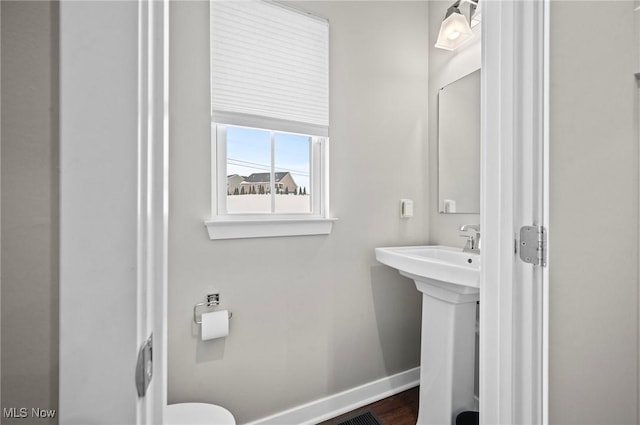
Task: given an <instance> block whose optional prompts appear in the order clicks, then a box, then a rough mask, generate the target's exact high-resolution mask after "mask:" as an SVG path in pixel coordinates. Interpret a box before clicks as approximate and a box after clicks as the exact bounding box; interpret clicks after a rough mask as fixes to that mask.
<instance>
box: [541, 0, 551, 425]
mask: <svg viewBox="0 0 640 425" xmlns="http://www.w3.org/2000/svg"><path fill="white" fill-rule="evenodd" d="M543 2H544V23H543V28H544V30H543V33H544V34H543V37H544V47H543V61H544V67H543V77H542V79H543V81H544V86H543V100H542V102H543V109H544V112H543V117H542V121H543V130H542V131H543V135H542V138H543V142H542V168H543V169H542V204H543V205H542V223H543V224H544V225H545V226H546V228H547V267H545V268H544V269H543V270H542V286H543V289H542V388H541V391H542V394H541V397H542V400H541V403H542V422H541V423H542V425H547V424H548V423H549V282H550V280H549V267H550V266H549V260H548V259H549V258H551V256H550V249H551V247H552V243H551V239H550V236H549V231H550V230H551V229H552V227H551V222H550V220H549V217H550V214H549V195H550V191H549V182H550V180H549V170H550V157H549V153H550V149H549V143H550V136H549V134H550V130H549V129H550V107H549V101H550V81H551V78H550V75H551V74H550V63H549V62H550V61H549V54H550V39H551V37H550V28H551V21H550V19H551V0H543Z"/></svg>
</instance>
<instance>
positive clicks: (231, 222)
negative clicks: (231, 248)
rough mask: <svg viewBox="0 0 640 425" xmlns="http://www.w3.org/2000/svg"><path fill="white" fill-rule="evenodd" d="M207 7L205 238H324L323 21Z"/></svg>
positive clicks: (257, 1) (244, 6)
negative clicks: (208, 206)
mask: <svg viewBox="0 0 640 425" xmlns="http://www.w3.org/2000/svg"><path fill="white" fill-rule="evenodd" d="M210 5H211V112H212V132H211V134H212V158H213V160H212V218H211V219H210V220H207V221H206V225H207V228H208V230H209V236H210V238H211V239H228V238H243V237H264V236H292V235H300V234H327V233H329V232H330V231H331V223H332V219H331V218H329V205H328V200H329V196H328V188H329V187H328V164H327V161H328V149H329V139H328V135H329V82H328V79H329V59H328V55H329V51H328V50H329V27H328V23H327V21H326V20H323V19H320V18H317V17H314V16H311V15H308V14H305V13H303V12H300V11H296V10H293V9H290V8H288V7H285V6H282V5H279V4H276V3H272V2H267V1H261V0H252V1H219V0H213V1H211V3H210Z"/></svg>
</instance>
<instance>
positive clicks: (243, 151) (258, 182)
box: [227, 126, 271, 213]
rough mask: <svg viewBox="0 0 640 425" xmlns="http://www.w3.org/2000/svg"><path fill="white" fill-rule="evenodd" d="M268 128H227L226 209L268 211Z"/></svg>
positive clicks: (269, 138) (269, 142)
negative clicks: (265, 129)
mask: <svg viewBox="0 0 640 425" xmlns="http://www.w3.org/2000/svg"><path fill="white" fill-rule="evenodd" d="M270 177H271V135H270V133H269V131H264V130H256V129H252V128H246V127H233V126H228V127H227V212H229V213H268V212H271V195H270V187H271V185H270Z"/></svg>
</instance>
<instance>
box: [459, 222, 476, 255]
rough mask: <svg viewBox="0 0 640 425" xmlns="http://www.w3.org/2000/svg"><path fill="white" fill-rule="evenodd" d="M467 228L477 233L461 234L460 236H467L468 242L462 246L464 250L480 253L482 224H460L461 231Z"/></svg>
mask: <svg viewBox="0 0 640 425" xmlns="http://www.w3.org/2000/svg"><path fill="white" fill-rule="evenodd" d="M467 230H474V231H475V234H470V235H469V234H464V235H460V237H463V238H467V243H466V245H465V246H464V248H462V251H463V252H473V253H476V254H479V253H480V225H479V224H464V225H462V226H460V231H461V232H466V231H467Z"/></svg>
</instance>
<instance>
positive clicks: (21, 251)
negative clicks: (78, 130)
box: [0, 1, 58, 424]
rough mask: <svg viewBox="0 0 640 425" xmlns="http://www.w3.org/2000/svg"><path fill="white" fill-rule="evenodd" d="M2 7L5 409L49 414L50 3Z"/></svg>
mask: <svg viewBox="0 0 640 425" xmlns="http://www.w3.org/2000/svg"><path fill="white" fill-rule="evenodd" d="M0 7H1V10H2V13H1V15H2V24H1V28H2V34H1V40H2V47H1V52H2V105H1V108H2V134H1V137H2V164H1V169H2V176H1V181H2V188H1V193H2V200H1V203H2V211H1V215H2V222H1V228H2V235H1V241H2V244H1V255H2V257H1V261H2V360H1V363H2V387H1V390H2V407H27V408H31V407H40V408H43V409H56V408H57V403H58V400H57V398H58V280H57V276H58V248H57V244H58V187H57V186H58V176H57V172H58V168H57V163H58V159H57V158H58V140H57V134H58V128H57V125H58V124H57V104H58V94H57V76H58V73H57V66H58V65H57V63H58V59H57V47H56V43H57V33H58V29H57V20H58V15H57V5H56V3H53V2H48V1H47V2H45V1H42V2H41V1H29V2H24V1H15V2H14V1H2V2H0ZM24 421H25V420H24V419H18V420H8V419H4V420H3V423H7V424H8V423H14V422H15V423H24ZM50 422H51V423H55V422H57V421H55V420H52V421H50ZM38 423H47V421H46V420H38Z"/></svg>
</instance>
